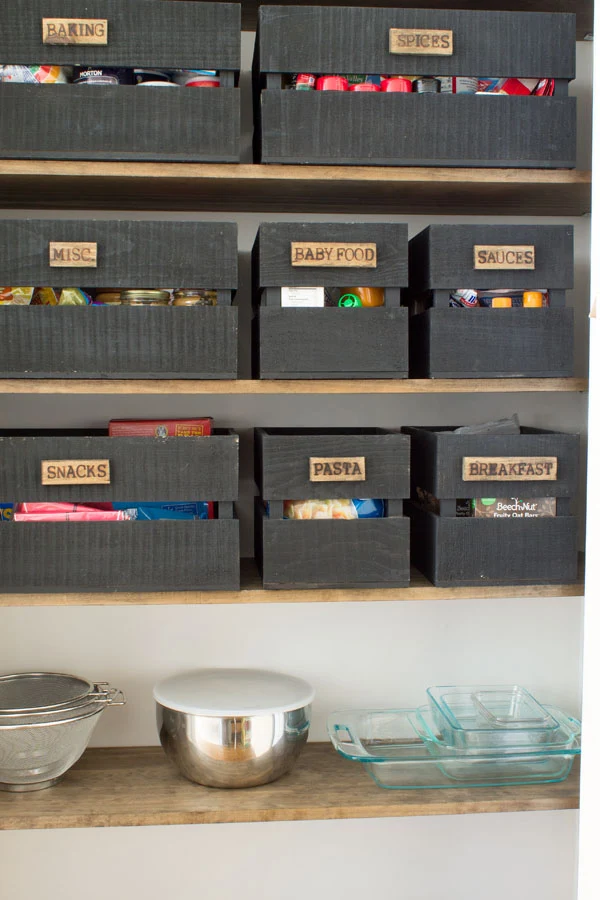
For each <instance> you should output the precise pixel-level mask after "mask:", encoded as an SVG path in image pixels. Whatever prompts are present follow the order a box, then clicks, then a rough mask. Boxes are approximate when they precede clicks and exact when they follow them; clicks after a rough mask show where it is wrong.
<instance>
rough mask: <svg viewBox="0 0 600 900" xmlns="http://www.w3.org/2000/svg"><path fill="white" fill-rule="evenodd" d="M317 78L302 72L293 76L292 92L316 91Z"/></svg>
mask: <svg viewBox="0 0 600 900" xmlns="http://www.w3.org/2000/svg"><path fill="white" fill-rule="evenodd" d="M316 83H317V78H316V76H315V75H309V74H307V73H305V72H301V73H300V74H298V75H292V80H291V83H290V90H292V91H314V89H315V85H316Z"/></svg>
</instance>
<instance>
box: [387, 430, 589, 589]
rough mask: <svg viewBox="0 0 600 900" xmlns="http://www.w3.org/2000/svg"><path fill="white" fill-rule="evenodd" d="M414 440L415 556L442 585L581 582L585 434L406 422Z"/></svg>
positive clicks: (410, 511)
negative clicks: (579, 505)
mask: <svg viewBox="0 0 600 900" xmlns="http://www.w3.org/2000/svg"><path fill="white" fill-rule="evenodd" d="M402 431H403V432H404V433H406V434H407V435H408V436H410V439H411V501H410V502H408V503H407V504H406V512H407V515H408V516H409V518H410V520H411V538H410V540H411V562H412V564H413V565H414V566H416V567H417V568H418V569H419V570H420V571H421V572H422V573H423V574H424V575H426V577H427V578H429V580H430V581H432V582H433V584H435V585H437V586H439V587H451V586H469V585H482V586H483V585H503V584H568V583H571V582H574V581H575V580H576V578H577V519H576V518H575V517H574V516H573V515H571V514H570V508H571V498H573V497H574V496H575V494H576V492H577V470H578V459H579V435H577V434H562V433H559V432H553V431H545V430H542V429H539V428H527V427H521V428H520V433H516V434H460V433H458V434H457V433H455V432H454V429H453V428H449V427H443V428H442V427H427V428H425V427H418V428H412V427H411V428H408V427H407V428H403V429H402Z"/></svg>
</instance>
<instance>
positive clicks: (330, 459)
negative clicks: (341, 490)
mask: <svg viewBox="0 0 600 900" xmlns="http://www.w3.org/2000/svg"><path fill="white" fill-rule="evenodd" d="M309 475H310V480H311V481H365V479H366V467H365V458H364V456H311V457H310V461H309Z"/></svg>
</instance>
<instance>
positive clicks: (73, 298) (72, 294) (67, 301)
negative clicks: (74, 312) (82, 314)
mask: <svg viewBox="0 0 600 900" xmlns="http://www.w3.org/2000/svg"><path fill="white" fill-rule="evenodd" d="M89 303H91V298H90V297H89V296H88V295H87V294H86V293H85V291H82V290H81V288H63V289H62V291H61V292H60V300H59V301H58V305H59V306H87V305H88V304H89Z"/></svg>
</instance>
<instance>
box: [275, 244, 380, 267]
mask: <svg viewBox="0 0 600 900" xmlns="http://www.w3.org/2000/svg"><path fill="white" fill-rule="evenodd" d="M290 249H291V258H292V266H311V267H317V266H318V267H325V266H331V267H334V268H336V269H340V268H344V269H350V268H352V269H376V268H377V244H353V243H348V242H347V241H292V242H291V244H290Z"/></svg>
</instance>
